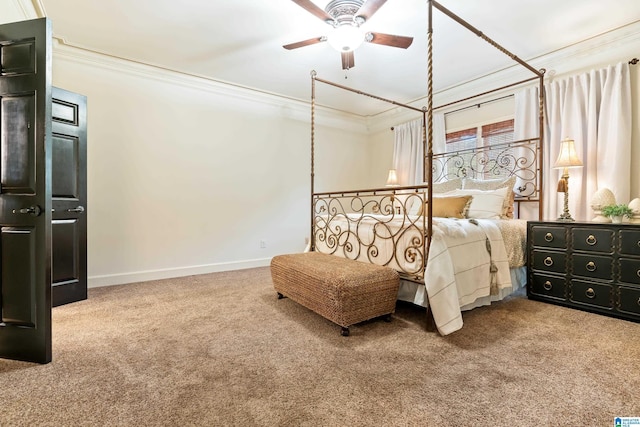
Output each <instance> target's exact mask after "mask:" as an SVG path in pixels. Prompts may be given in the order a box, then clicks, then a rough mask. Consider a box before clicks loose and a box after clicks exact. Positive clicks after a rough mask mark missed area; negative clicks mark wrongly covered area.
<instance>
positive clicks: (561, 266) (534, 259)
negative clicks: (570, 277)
mask: <svg viewBox="0 0 640 427" xmlns="http://www.w3.org/2000/svg"><path fill="white" fill-rule="evenodd" d="M531 266H532V267H533V269H534V270H541V271H551V272H554V273H563V274H564V273H566V271H567V256H566V255H565V254H564V252H552V251H542V250H538V249H534V250H533V251H532V252H531Z"/></svg>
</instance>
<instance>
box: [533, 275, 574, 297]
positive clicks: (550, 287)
mask: <svg viewBox="0 0 640 427" xmlns="http://www.w3.org/2000/svg"><path fill="white" fill-rule="evenodd" d="M566 288H567V286H566V279H565V278H564V277H554V276H548V275H546V274H539V273H533V274H532V275H531V282H530V286H529V292H530V293H532V294H535V295H541V296H545V297H550V298H556V299H561V300H566V299H567V294H566Z"/></svg>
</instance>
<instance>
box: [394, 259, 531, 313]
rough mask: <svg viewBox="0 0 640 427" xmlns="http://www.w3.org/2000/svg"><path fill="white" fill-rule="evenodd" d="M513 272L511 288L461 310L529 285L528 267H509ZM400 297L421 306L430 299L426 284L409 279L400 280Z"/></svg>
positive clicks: (469, 308)
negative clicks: (427, 294)
mask: <svg viewBox="0 0 640 427" xmlns="http://www.w3.org/2000/svg"><path fill="white" fill-rule="evenodd" d="M509 272H510V274H511V288H504V289H500V292H499V294H498V295H490V296H486V297H482V298H478V299H476V300H475V301H474V302H473V303H470V304H467V305H464V306H462V307H460V311H466V310H471V309H473V308H476V307H481V306H484V305H490V304H491V303H492V302H494V301H500V300H502V299H503V298H505V297H507V296H508V295H511V294H513V293H515V292H518V291H519V290H521V289H523V288H525V287H526V285H527V267H525V266H523V267H517V268H511V269H509ZM398 299H399V300H400V301H407V302H410V303H413V304H416V305H419V306H421V307H427V306H428V305H429V304H428V300H427V296H426V292H425V286H424V285H423V284H421V283H416V282H411V281H408V280H400V290H399V291H398Z"/></svg>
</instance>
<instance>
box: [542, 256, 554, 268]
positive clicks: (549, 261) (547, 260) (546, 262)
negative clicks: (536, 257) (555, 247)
mask: <svg viewBox="0 0 640 427" xmlns="http://www.w3.org/2000/svg"><path fill="white" fill-rule="evenodd" d="M543 262H544V265H546V266H547V267H551V266H552V265H553V260H552V259H551V257H550V256H548V257H546V258H545V259H544V261H543Z"/></svg>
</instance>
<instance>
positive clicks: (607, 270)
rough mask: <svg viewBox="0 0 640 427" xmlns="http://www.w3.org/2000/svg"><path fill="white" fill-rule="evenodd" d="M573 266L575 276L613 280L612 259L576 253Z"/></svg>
mask: <svg viewBox="0 0 640 427" xmlns="http://www.w3.org/2000/svg"><path fill="white" fill-rule="evenodd" d="M571 266H572V267H573V268H572V270H571V271H572V274H573V275H574V276H582V277H589V278H596V279H602V280H608V281H612V280H613V259H612V258H611V257H606V256H599V255H591V254H575V253H574V254H573V259H572V262H571Z"/></svg>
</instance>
